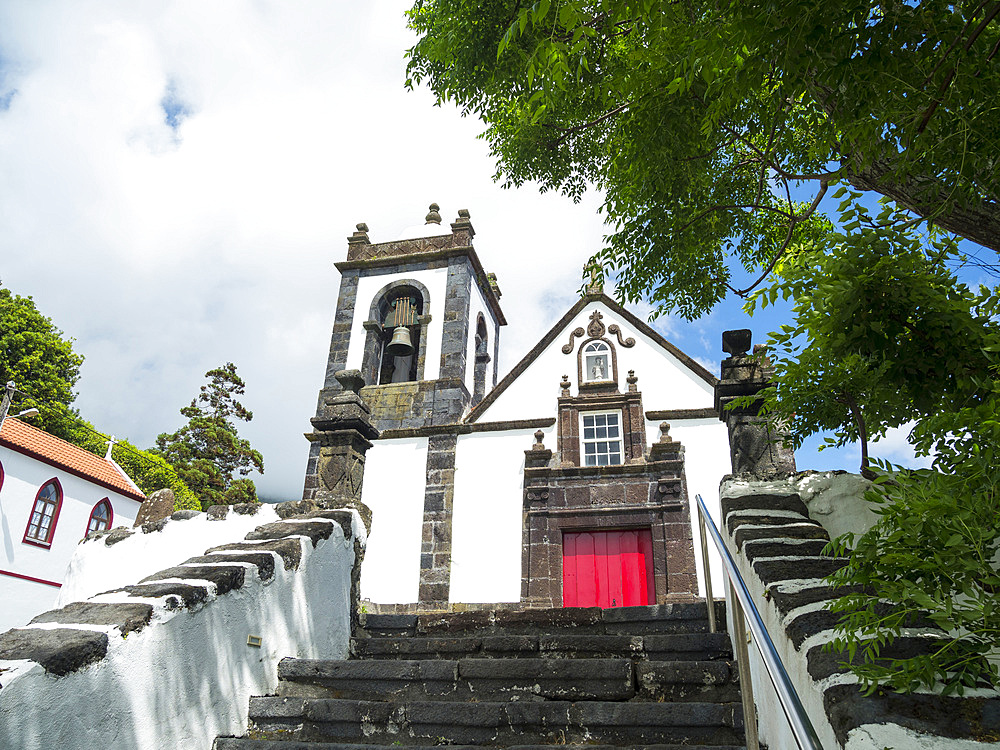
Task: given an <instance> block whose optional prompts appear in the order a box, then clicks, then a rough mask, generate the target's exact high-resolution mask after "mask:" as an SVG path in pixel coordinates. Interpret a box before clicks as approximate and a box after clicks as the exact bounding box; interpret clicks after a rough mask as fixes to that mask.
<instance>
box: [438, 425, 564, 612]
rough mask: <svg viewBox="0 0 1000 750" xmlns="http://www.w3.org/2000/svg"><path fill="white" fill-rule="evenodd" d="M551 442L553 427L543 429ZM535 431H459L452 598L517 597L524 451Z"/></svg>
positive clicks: (551, 443) (487, 599) (496, 599)
mask: <svg viewBox="0 0 1000 750" xmlns="http://www.w3.org/2000/svg"><path fill="white" fill-rule="evenodd" d="M542 432H543V433H545V437H544V438H543V441H544V442H545V444H546V445H548V446H550V447H554V446H555V444H556V437H555V427H554V426H553V427H549V428H546V429H544V430H542ZM534 433H535V430H533V429H523V430H505V431H503V432H474V433H472V434H469V435H459V436H458V444H457V447H456V452H455V499H454V506H453V516H452V542H451V555H452V557H451V592H450V598H451V601H453V602H463V603H469V602H516V601H518V600H519V599H520V598H521V513H522V488H523V485H524V452H525V451H526V450H528V449H530V448H531V446H532V445H533V444H534V442H535V438H534Z"/></svg>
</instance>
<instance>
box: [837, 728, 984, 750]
mask: <svg viewBox="0 0 1000 750" xmlns="http://www.w3.org/2000/svg"><path fill="white" fill-rule="evenodd" d="M844 748H845V750H886V748H889V750H996V748H997V743H996V742H976V741H975V740H957V739H951V738H946V737H937V736H934V735H928V734H920V733H918V732H914V731H913V730H912V729H907V728H906V727H901V726H899V725H898V724H864V725H862V726H860V727H857V728H856V729H852V730H851V731H850V732H849V733H848V735H847V744H846V745H845V746H844Z"/></svg>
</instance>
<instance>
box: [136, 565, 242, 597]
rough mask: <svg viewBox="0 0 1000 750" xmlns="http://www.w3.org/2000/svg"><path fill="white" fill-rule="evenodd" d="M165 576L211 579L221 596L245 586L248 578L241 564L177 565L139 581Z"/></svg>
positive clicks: (200, 579)
mask: <svg viewBox="0 0 1000 750" xmlns="http://www.w3.org/2000/svg"><path fill="white" fill-rule="evenodd" d="M165 578H182V579H196V580H199V581H210V582H211V583H214V584H215V593H216V594H217V595H219V596H221V595H222V594H225V593H227V592H229V591H232V590H234V589H238V588H242V587H243V581H244V580H245V578H246V568H243V567H241V566H239V565H191V566H177V567H175V568H167V569H166V570H161V571H159V572H158V573H153V575H151V576H146V577H145V578H143V579H142V580H141V581H139V583H148V582H150V581H162V580H163V579H165Z"/></svg>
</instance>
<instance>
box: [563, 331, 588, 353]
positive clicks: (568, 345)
mask: <svg viewBox="0 0 1000 750" xmlns="http://www.w3.org/2000/svg"><path fill="white" fill-rule="evenodd" d="M585 333H586V331H584V330H583V329H582V328H576V329H574V330H573V331H572V332H570V334H569V342H568V343H566V344H563V348H562V353H563V354H571V353H572V352H573V342H574V341H575V340H576V339H578V338H579V337H580V336H583V335H584V334H585Z"/></svg>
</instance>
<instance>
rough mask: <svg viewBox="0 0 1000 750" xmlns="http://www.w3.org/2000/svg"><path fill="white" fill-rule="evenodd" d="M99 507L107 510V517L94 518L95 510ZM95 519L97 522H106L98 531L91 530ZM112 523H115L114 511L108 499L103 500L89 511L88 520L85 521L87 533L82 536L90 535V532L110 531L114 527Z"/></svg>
mask: <svg viewBox="0 0 1000 750" xmlns="http://www.w3.org/2000/svg"><path fill="white" fill-rule="evenodd" d="M101 507H103V508H105V509H106V510H107V517H106V518H103V519H102V518H96V516H95V514H96V513H97V509H98V508H101ZM95 519H96V520H98V521H103V522H106V525H104V526H102V527H101V528H99V529H95V528H92V526H93V523H94V520H95ZM114 523H115V510H114V508H112V507H111V500H110V499H108V498H104V499H103V500H101V501H100V502H98V503H97V504H95V505H94V507H93V508H92V509H91V511H90V518H89V519H87V531H86V532H85V533H84V536H87V534H90V533H91V532H94V531H105V530H107V529H110V528H111V527H112V526H113V525H114Z"/></svg>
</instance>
